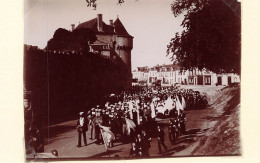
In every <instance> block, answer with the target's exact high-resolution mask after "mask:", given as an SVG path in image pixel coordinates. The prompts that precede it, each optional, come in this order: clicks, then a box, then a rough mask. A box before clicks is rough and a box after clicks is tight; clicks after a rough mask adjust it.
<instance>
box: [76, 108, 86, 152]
mask: <svg viewBox="0 0 260 163" xmlns="http://www.w3.org/2000/svg"><path fill="white" fill-rule="evenodd" d="M77 130H78V146H77V147H79V148H80V147H81V135H83V140H84V144H85V146H87V139H86V132H87V130H88V119H87V118H85V117H84V112H80V113H79V119H78V121H77Z"/></svg>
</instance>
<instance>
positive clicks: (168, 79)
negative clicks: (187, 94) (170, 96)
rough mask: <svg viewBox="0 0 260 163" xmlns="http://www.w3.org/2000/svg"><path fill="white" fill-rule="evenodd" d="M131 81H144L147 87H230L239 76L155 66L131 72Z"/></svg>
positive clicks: (169, 66)
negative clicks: (179, 85)
mask: <svg viewBox="0 0 260 163" xmlns="http://www.w3.org/2000/svg"><path fill="white" fill-rule="evenodd" d="M133 79H137V81H146V83H147V84H148V85H151V84H153V83H155V82H159V83H160V84H161V85H165V86H170V85H174V84H183V85H212V86H213V85H225V86H226V85H230V84H231V83H239V82H240V76H239V75H237V74H234V73H228V74H216V73H213V72H211V71H207V70H206V69H203V70H198V69H192V70H185V71H183V70H181V69H180V67H179V66H178V65H173V64H170V65H157V66H154V67H151V68H148V67H147V66H146V67H138V68H137V70H134V71H133Z"/></svg>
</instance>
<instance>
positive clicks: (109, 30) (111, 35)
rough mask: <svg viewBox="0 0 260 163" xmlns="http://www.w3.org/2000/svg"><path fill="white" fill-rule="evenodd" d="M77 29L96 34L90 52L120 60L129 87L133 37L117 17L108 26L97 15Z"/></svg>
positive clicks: (100, 15) (99, 15) (100, 16)
mask: <svg viewBox="0 0 260 163" xmlns="http://www.w3.org/2000/svg"><path fill="white" fill-rule="evenodd" d="M77 28H90V29H92V30H93V31H94V32H95V33H96V36H97V40H96V41H95V42H94V43H92V44H90V50H91V52H98V53H100V54H102V55H104V56H107V57H110V58H114V57H118V58H121V60H122V61H123V63H124V64H125V65H126V67H127V74H126V75H127V78H128V81H127V85H128V86H130V85H131V80H132V75H131V69H132V66H131V64H132V63H131V51H132V49H133V38H134V37H133V36H131V35H130V34H129V33H128V32H127V30H126V29H125V27H124V25H123V23H122V22H121V21H120V19H119V18H118V17H117V19H116V20H115V21H114V22H113V20H109V24H106V23H104V22H103V20H102V14H98V15H97V17H96V18H94V19H91V20H89V21H86V22H84V23H81V24H79V25H78V26H77ZM77 28H76V29H77ZM115 55H116V56H115Z"/></svg>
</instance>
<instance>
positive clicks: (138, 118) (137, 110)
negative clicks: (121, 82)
mask: <svg viewBox="0 0 260 163" xmlns="http://www.w3.org/2000/svg"><path fill="white" fill-rule="evenodd" d="M136 113H137V124H138V125H140V113H139V105H136Z"/></svg>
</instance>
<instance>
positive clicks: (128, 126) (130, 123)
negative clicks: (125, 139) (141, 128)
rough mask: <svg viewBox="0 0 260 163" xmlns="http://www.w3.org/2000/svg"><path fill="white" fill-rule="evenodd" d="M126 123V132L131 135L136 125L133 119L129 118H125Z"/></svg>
mask: <svg viewBox="0 0 260 163" xmlns="http://www.w3.org/2000/svg"><path fill="white" fill-rule="evenodd" d="M125 122H126V132H127V133H126V134H127V135H130V131H131V129H132V130H135V128H136V125H135V123H134V122H133V121H132V120H131V119H128V118H125Z"/></svg>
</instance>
